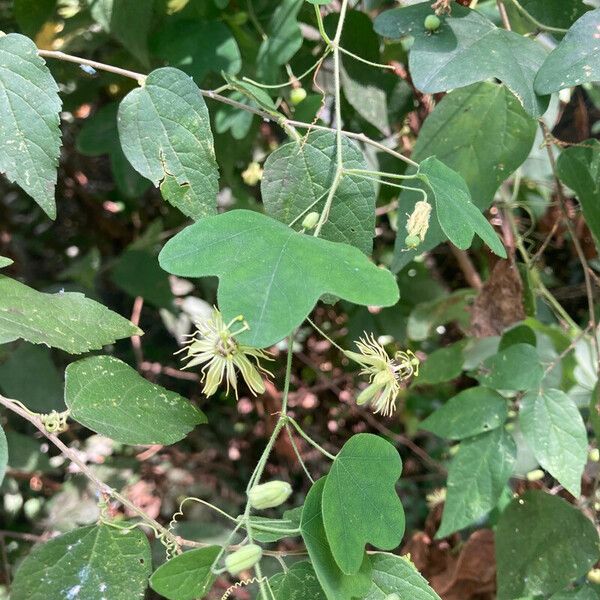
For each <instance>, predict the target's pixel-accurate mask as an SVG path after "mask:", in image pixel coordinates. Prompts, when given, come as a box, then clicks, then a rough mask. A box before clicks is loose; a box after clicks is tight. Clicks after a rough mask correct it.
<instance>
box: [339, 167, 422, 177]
mask: <svg viewBox="0 0 600 600" xmlns="http://www.w3.org/2000/svg"><path fill="white" fill-rule="evenodd" d="M344 173H346V174H348V175H373V176H374V177H389V178H390V179H419V173H414V174H413V175H399V174H397V173H387V172H386V171H371V170H369V169H344Z"/></svg>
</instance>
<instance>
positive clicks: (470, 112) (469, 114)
mask: <svg viewBox="0 0 600 600" xmlns="http://www.w3.org/2000/svg"><path fill="white" fill-rule="evenodd" d="M536 130H537V124H536V121H535V119H532V118H531V117H530V116H529V115H528V114H527V113H526V112H525V111H524V110H523V107H522V106H521V105H520V104H519V101H518V100H517V99H516V98H515V97H514V96H513V95H512V94H511V93H510V92H509V91H508V90H507V89H506V87H504V86H502V85H496V84H494V83H490V82H484V83H478V84H474V85H471V86H469V87H466V88H463V89H459V90H455V91H453V92H450V93H449V94H448V95H446V96H445V97H444V98H443V99H442V100H441V102H440V103H439V104H438V105H437V106H436V108H435V109H434V111H433V112H432V113H431V114H430V115H429V117H427V119H426V120H425V123H424V124H423V127H422V128H421V130H420V131H419V137H418V139H417V143H416V144H415V147H414V151H413V155H412V157H413V159H414V160H416V161H417V162H419V161H422V160H424V159H426V158H428V157H429V156H434V155H435V156H436V157H437V158H438V159H439V160H440V161H442V162H443V163H444V164H446V165H447V166H448V167H450V168H452V169H453V170H454V171H456V172H457V173H459V174H460V175H461V177H462V178H463V179H464V180H465V181H466V183H467V186H468V187H469V190H470V192H471V198H472V200H473V203H474V204H475V205H476V206H477V207H478V208H479V209H480V210H483V209H486V208H487V207H488V206H489V205H490V204H491V202H492V200H493V198H494V194H495V192H496V190H497V189H498V186H499V185H500V183H502V181H504V180H505V179H506V178H507V177H509V176H510V174H511V173H512V172H513V171H515V170H516V169H517V168H518V167H519V166H520V165H521V164H522V163H523V161H524V160H525V159H526V158H527V156H528V154H529V151H530V150H531V147H532V145H533V141H534V139H535V134H536ZM411 184H412V182H411ZM412 185H414V184H412ZM419 186H420V187H422V188H423V189H425V190H427V188H426V186H425V185H424V184H417V187H419ZM418 200H422V195H421V194H419V193H417V192H414V191H411V190H402V193H401V195H400V206H402V210H400V211H398V221H397V227H398V232H399V234H398V236H397V237H396V247H395V249H394V263H393V265H392V268H393V270H395V271H397V270H400V269H401V268H402V267H404V266H405V265H407V264H408V263H410V262H411V261H412V260H413V259H414V257H415V256H416V255H417V254H420V253H422V252H424V251H426V250H430V249H431V248H433V247H435V246H437V245H438V244H439V243H440V242H442V241H443V240H444V239H445V236H444V233H443V232H442V229H441V228H440V226H439V223H438V219H437V217H436V213H435V210H436V208H435V206H433V210H432V214H431V219H430V224H429V230H428V232H427V236H426V237H425V241H424V243H423V244H421V246H419V248H418V249H417V250H407V248H406V246H405V244H404V238H405V235H404V232H405V231H406V222H407V219H408V215H409V214H410V213H411V212H412V211H413V209H414V206H415V203H416V202H417V201H418Z"/></svg>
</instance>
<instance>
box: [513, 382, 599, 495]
mask: <svg viewBox="0 0 600 600" xmlns="http://www.w3.org/2000/svg"><path fill="white" fill-rule="evenodd" d="M519 423H520V425H521V431H522V432H523V435H524V436H525V439H526V440H527V443H528V444H529V447H530V448H531V449H532V450H533V454H534V455H535V458H536V459H537V460H538V462H539V463H540V465H541V466H542V468H543V469H545V470H546V471H548V473H550V475H552V477H554V478H555V479H557V480H558V481H559V482H560V483H561V484H562V485H563V486H564V487H565V489H566V490H568V491H569V492H571V494H573V495H574V496H575V497H576V498H578V497H579V495H580V494H581V476H582V475H583V470H584V468H585V464H586V462H587V453H588V441H587V431H586V428H585V423H584V422H583V419H582V417H581V414H580V413H579V409H578V408H577V406H576V404H575V402H574V400H573V399H572V398H571V397H569V396H567V394H565V393H564V392H562V391H560V390H540V391H539V392H530V393H529V394H526V395H525V396H524V397H523V399H522V400H521V408H520V411H519Z"/></svg>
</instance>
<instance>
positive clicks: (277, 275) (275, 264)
mask: <svg viewBox="0 0 600 600" xmlns="http://www.w3.org/2000/svg"><path fill="white" fill-rule="evenodd" d="M159 262H160V265H161V267H162V268H163V269H165V270H166V271H167V272H169V273H172V274H174V275H180V276H182V277H203V276H210V275H216V276H217V277H219V279H220V281H219V292H218V299H219V308H220V310H221V312H222V313H223V316H224V318H225V320H226V321H227V320H230V319H233V318H235V317H236V316H238V315H243V316H244V318H245V319H246V321H247V322H248V324H249V325H250V330H249V331H246V332H244V333H242V334H241V335H239V339H240V340H241V341H243V342H244V343H247V344H249V345H251V346H255V347H265V346H269V345H271V344H274V343H276V342H278V341H280V340H281V339H283V338H284V337H285V336H286V335H288V334H289V333H290V332H291V331H292V330H293V329H294V328H295V327H297V326H298V325H300V323H302V321H303V320H304V319H305V318H306V316H307V315H308V314H309V312H310V311H311V310H312V308H313V306H314V305H315V303H316V302H317V300H318V299H319V298H320V297H321V296H322V295H323V294H333V295H335V296H338V297H340V298H343V299H345V300H349V301H350V302H354V303H355V304H363V305H378V306H390V305H392V304H395V303H396V302H397V300H398V295H399V294H398V286H397V284H396V281H395V279H394V277H393V275H392V274H391V273H390V272H389V271H387V270H385V269H379V268H377V267H376V266H375V265H374V264H373V263H371V262H370V261H369V260H368V259H367V257H366V256H365V255H364V254H362V252H360V251H359V250H357V249H356V248H352V247H351V246H347V245H346V244H337V243H334V242H329V241H327V240H323V239H320V238H315V237H312V236H310V235H305V234H302V233H298V232H296V231H294V230H292V229H290V228H289V227H287V226H285V225H283V224H282V223H279V222H278V221H276V220H275V219H271V218H269V217H266V216H265V215H261V214H260V213H257V212H251V211H247V210H233V211H230V212H226V213H223V214H221V215H218V216H216V217H209V218H207V219H202V220H201V221H198V222H197V223H194V224H193V225H190V226H189V227H187V228H186V229H184V230H183V231H182V232H180V233H178V234H177V235H176V236H175V237H174V238H173V239H171V240H170V241H169V242H167V244H166V245H165V247H164V248H163V249H162V251H161V253H160V256H159Z"/></svg>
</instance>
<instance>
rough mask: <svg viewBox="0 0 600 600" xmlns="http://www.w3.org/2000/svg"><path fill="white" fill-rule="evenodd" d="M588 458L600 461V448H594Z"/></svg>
mask: <svg viewBox="0 0 600 600" xmlns="http://www.w3.org/2000/svg"><path fill="white" fill-rule="evenodd" d="M588 458H589V459H590V460H591V461H592V462H600V450H598V448H592V449H591V450H590V452H589V454H588Z"/></svg>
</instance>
